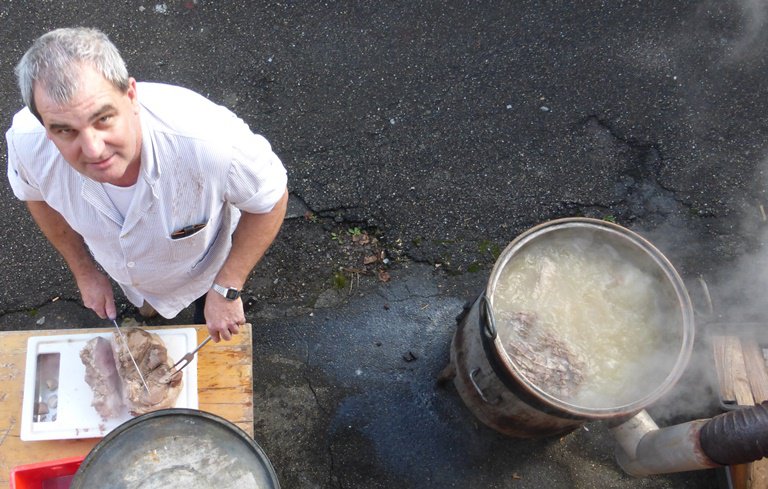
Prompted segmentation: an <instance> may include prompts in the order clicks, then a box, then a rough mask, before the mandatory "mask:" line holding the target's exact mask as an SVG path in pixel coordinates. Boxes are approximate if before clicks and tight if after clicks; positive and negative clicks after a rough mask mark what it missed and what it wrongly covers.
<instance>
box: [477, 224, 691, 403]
mask: <svg viewBox="0 0 768 489" xmlns="http://www.w3.org/2000/svg"><path fill="white" fill-rule="evenodd" d="M618 246H619V245H617V247H615V246H614V245H611V244H608V243H597V242H594V241H593V240H592V239H591V237H590V236H578V235H577V236H563V237H562V239H560V238H555V239H550V240H544V241H541V242H539V243H536V242H533V243H530V244H529V245H527V247H526V248H525V249H524V252H523V253H520V254H517V255H516V256H513V257H512V258H511V259H510V261H509V262H507V264H506V265H505V267H504V269H503V270H502V271H501V274H500V276H499V278H498V281H497V283H496V289H495V290H494V293H493V298H492V302H493V311H494V317H495V319H496V327H497V329H498V331H499V336H500V339H501V341H502V345H503V346H504V347H505V350H506V352H507V354H508V355H509V357H510V360H511V361H512V362H513V363H515V364H516V365H518V367H519V370H520V371H521V373H522V374H523V375H524V376H525V377H526V378H527V379H528V381H529V382H531V383H532V384H534V385H536V386H537V387H539V388H540V389H541V390H543V391H544V392H547V393H549V394H550V395H552V396H553V397H556V398H558V399H560V400H561V401H564V402H567V403H569V404H571V405H574V406H581V407H586V408H600V409H603V408H613V407H619V406H623V405H625V404H628V403H631V402H635V401H638V400H640V399H642V398H643V397H644V396H646V395H648V394H650V392H651V391H652V390H653V389H654V388H656V387H657V386H658V385H659V384H660V383H662V382H663V381H664V379H665V378H666V376H667V375H668V374H669V373H670V369H671V368H672V365H674V362H675V360H676V355H677V350H678V349H679V345H680V340H679V331H680V325H679V324H678V323H679V321H680V319H679V315H677V316H676V315H675V309H674V307H675V304H674V303H672V302H671V300H670V299H669V297H675V296H674V292H673V291H672V290H671V289H670V286H669V285H668V283H667V282H666V280H665V278H664V276H663V274H661V272H660V271H659V270H658V266H657V265H656V264H655V263H653V262H652V261H651V260H650V258H645V255H642V256H643V258H644V259H646V260H647V261H648V263H640V262H639V261H637V260H636V261H631V260H628V258H627V256H628V255H629V256H633V255H634V256H637V252H636V251H634V252H633V253H627V252H626V251H627V250H624V251H625V252H624V253H623V254H620V252H619V248H618ZM521 318H523V319H524V320H521ZM670 318H672V319H670ZM670 321H672V323H674V324H669V322H670Z"/></svg>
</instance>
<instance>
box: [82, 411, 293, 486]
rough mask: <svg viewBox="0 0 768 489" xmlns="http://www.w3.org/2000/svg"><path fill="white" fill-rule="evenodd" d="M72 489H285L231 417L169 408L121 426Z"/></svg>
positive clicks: (99, 447) (98, 449)
mask: <svg viewBox="0 0 768 489" xmlns="http://www.w3.org/2000/svg"><path fill="white" fill-rule="evenodd" d="M71 487H72V489H78V488H83V489H84V488H93V487H109V488H112V489H134V488H135V489H138V488H142V489H153V488H158V489H160V488H162V489H168V488H170V487H184V488H185V489H193V488H210V487H216V488H222V489H224V488H233V489H234V488H238V489H240V488H258V489H279V487H280V484H279V483H278V480H277V476H276V475H275V471H274V468H273V467H272V464H271V463H270V461H269V459H268V458H267V456H266V455H265V454H264V451H263V450H262V449H261V447H259V445H258V444H257V443H256V442H255V441H254V440H253V439H252V438H251V437H250V436H248V434H246V433H245V432H244V431H243V430H241V429H240V428H238V427H237V426H236V425H234V424H232V423H230V422H229V421H227V420H225V419H223V418H221V417H219V416H216V415H213V414H210V413H206V412H203V411H198V410H194V409H163V410H159V411H154V412H151V413H147V414H144V415H141V416H138V417H136V418H134V419H132V420H130V421H127V422H126V423H123V424H122V425H120V426H118V427H117V428H115V429H114V430H113V431H112V432H110V433H109V434H108V435H107V436H106V437H105V438H104V439H103V440H101V441H100V442H99V444H98V445H96V446H95V447H94V448H93V450H91V452H90V453H89V454H88V456H87V457H86V458H85V460H83V463H82V464H81V465H80V468H79V469H78V471H77V473H76V474H75V477H74V479H73V481H72V485H71Z"/></svg>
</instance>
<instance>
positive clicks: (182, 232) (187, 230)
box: [171, 223, 205, 239]
mask: <svg viewBox="0 0 768 489" xmlns="http://www.w3.org/2000/svg"><path fill="white" fill-rule="evenodd" d="M204 227H205V223H203V224H192V225H190V226H186V227H183V228H181V229H179V230H177V231H174V232H172V233H171V239H180V238H186V237H187V236H192V235H193V234H195V233H196V232H198V231H200V230H201V229H203V228H204Z"/></svg>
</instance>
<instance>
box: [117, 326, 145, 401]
mask: <svg viewBox="0 0 768 489" xmlns="http://www.w3.org/2000/svg"><path fill="white" fill-rule="evenodd" d="M112 324H114V325H115V329H116V330H117V334H118V335H119V336H120V339H121V340H123V344H124V345H125V350H126V351H127V352H128V356H129V357H131V361H132V362H133V366H134V367H136V372H138V373H139V378H140V379H141V383H142V384H144V388H145V389H147V394H151V393H150V392H149V386H148V385H147V382H146V381H145V380H144V376H143V375H141V369H139V365H138V364H137V363H136V359H135V358H133V353H131V349H130V348H128V340H127V339H126V338H125V335H123V332H122V331H121V330H120V326H118V324H117V321H115V320H114V319H113V320H112Z"/></svg>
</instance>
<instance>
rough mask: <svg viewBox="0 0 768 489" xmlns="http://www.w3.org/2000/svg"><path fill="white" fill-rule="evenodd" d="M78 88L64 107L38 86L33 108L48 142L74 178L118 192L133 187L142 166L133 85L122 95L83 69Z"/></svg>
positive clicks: (134, 84)
mask: <svg viewBox="0 0 768 489" xmlns="http://www.w3.org/2000/svg"><path fill="white" fill-rule="evenodd" d="M80 81H81V86H80V89H79V91H78V92H77V93H76V94H75V96H74V97H72V99H71V100H70V101H69V102H67V103H66V104H64V105H58V104H56V103H54V102H53V100H51V99H50V98H49V97H48V96H47V95H46V94H45V90H43V89H42V88H41V87H40V86H38V85H37V84H36V85H35V87H34V93H33V95H34V99H35V106H36V108H37V111H38V113H39V114H40V117H41V118H42V120H43V125H44V126H45V129H46V133H47V136H48V139H50V140H51V141H52V142H53V144H55V145H56V147H57V148H58V149H59V151H60V152H61V155H62V156H63V157H64V159H65V160H67V162H68V163H69V164H70V165H71V166H72V167H73V168H74V169H75V170H77V171H78V172H80V173H82V174H83V175H85V176H86V177H88V178H91V179H92V180H95V181H97V182H106V183H111V184H113V185H118V186H123V187H125V186H129V185H133V184H134V183H136V180H137V179H138V175H139V168H140V166H141V159H140V158H141V125H140V123H139V105H138V102H137V98H136V80H134V79H133V78H131V79H130V85H129V87H128V90H127V91H126V92H125V93H123V92H121V91H120V90H118V89H117V88H115V87H114V86H113V85H112V84H111V83H109V82H108V81H107V80H106V79H105V78H104V77H103V76H101V74H99V73H98V72H96V71H95V70H94V69H92V68H91V67H89V66H87V65H84V66H83V67H82V69H81V80H80Z"/></svg>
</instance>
